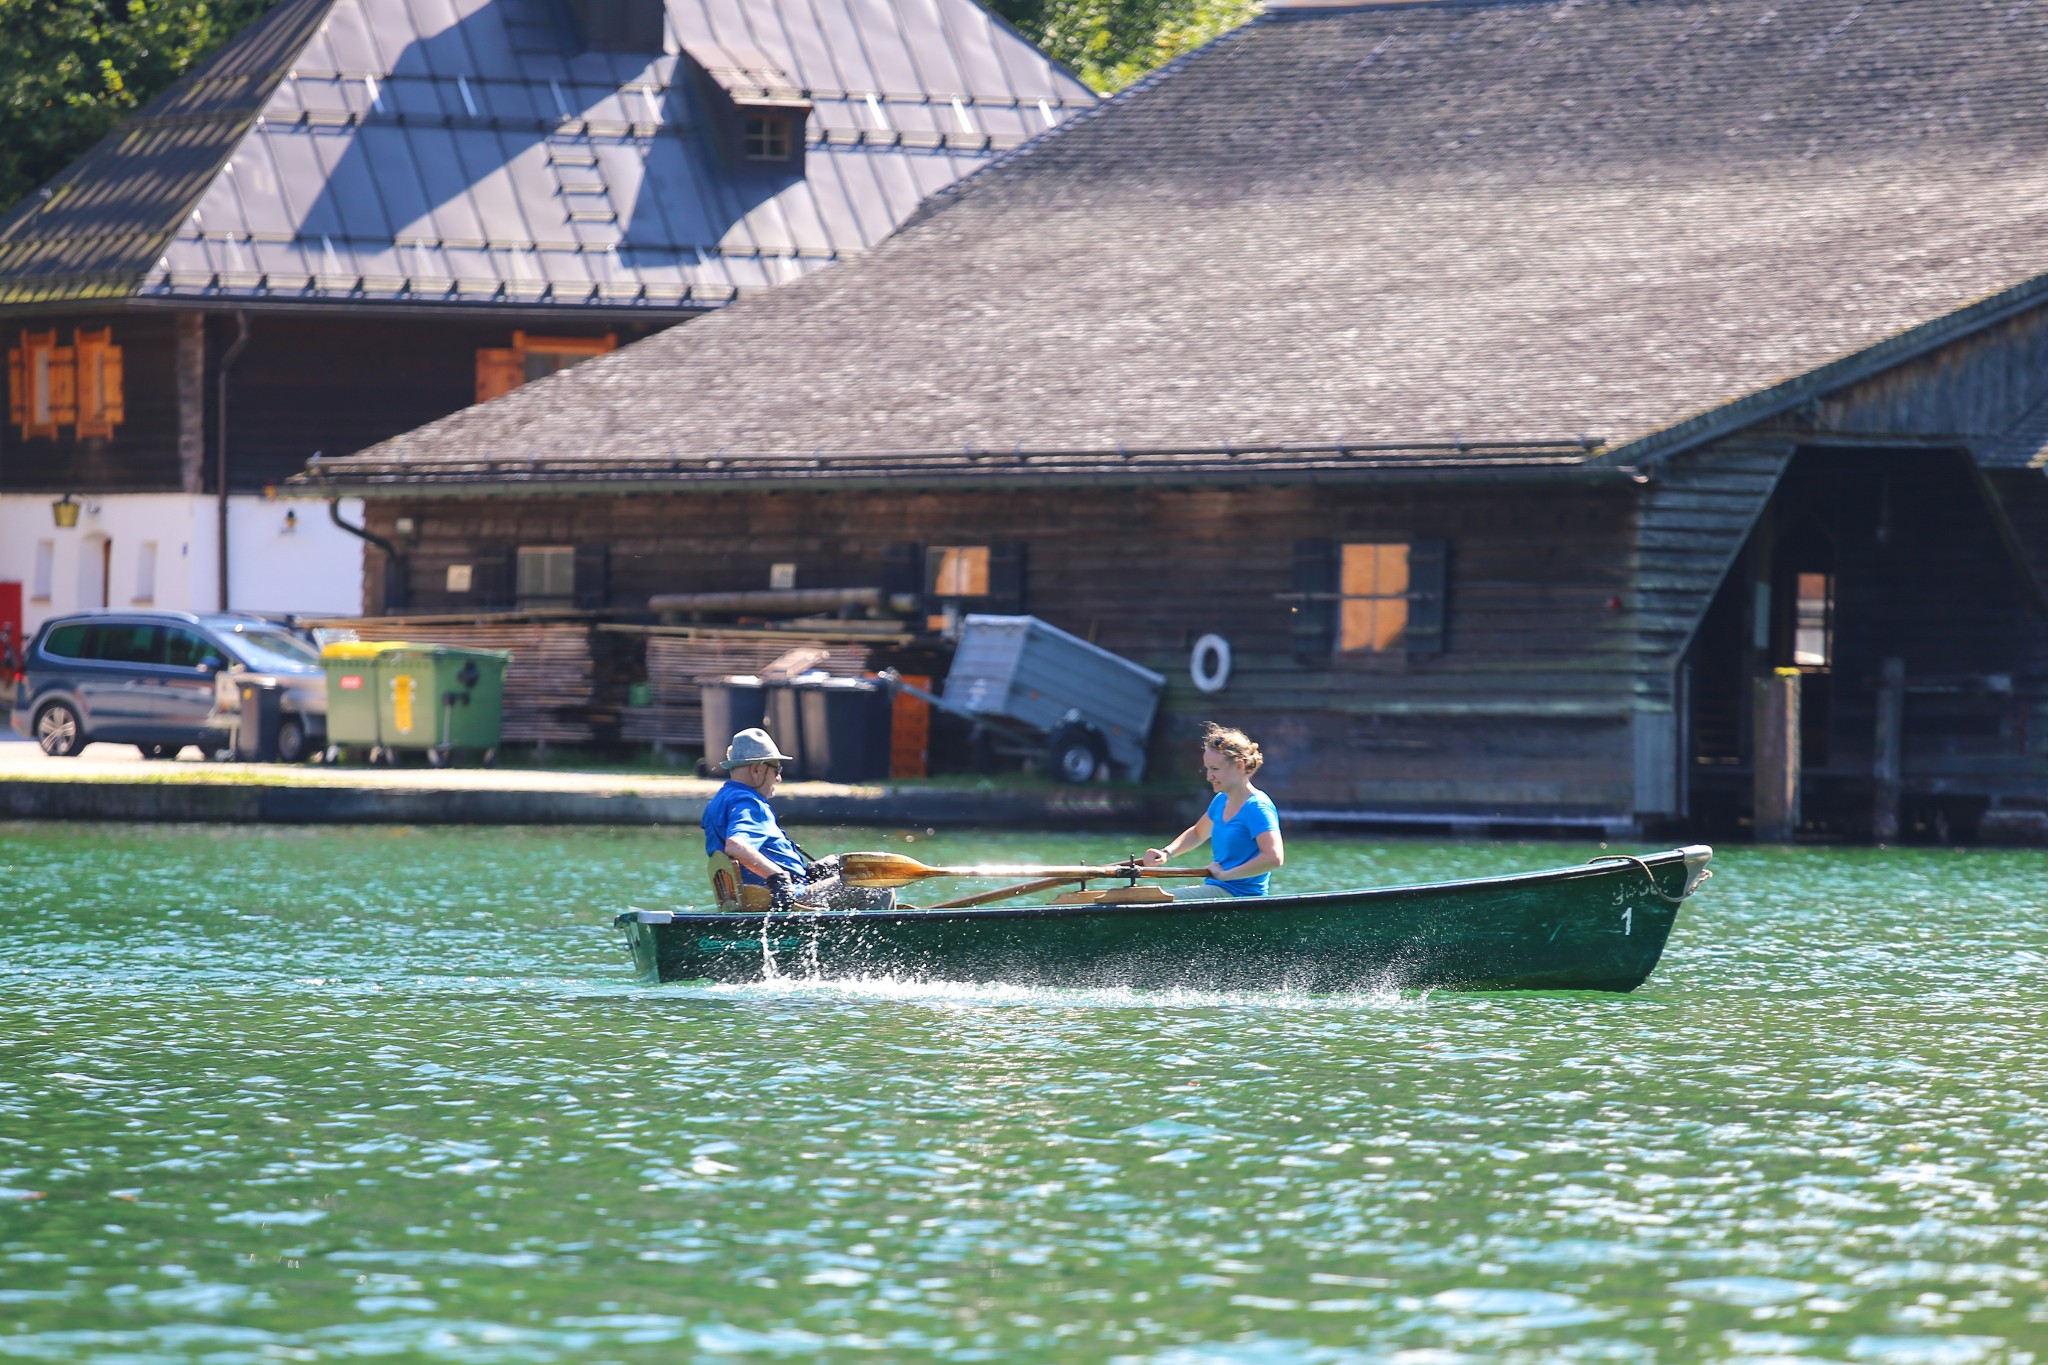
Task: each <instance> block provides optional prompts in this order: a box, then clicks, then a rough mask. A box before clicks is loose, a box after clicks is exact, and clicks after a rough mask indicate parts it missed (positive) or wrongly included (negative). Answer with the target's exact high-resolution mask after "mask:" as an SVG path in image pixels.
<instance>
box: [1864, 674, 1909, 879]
mask: <svg viewBox="0 0 2048 1365" xmlns="http://www.w3.org/2000/svg"><path fill="white" fill-rule="evenodd" d="M1905 733H1906V661H1905V660H1904V659H1886V660H1885V661H1884V662H1883V663H1882V664H1880V665H1878V670H1877V746H1876V749H1875V757H1874V759H1873V761H1872V764H1871V775H1872V776H1873V777H1874V778H1876V792H1875V796H1874V798H1873V801H1872V809H1871V821H1870V833H1871V838H1873V839H1875V840H1876V841H1877V842H1878V843H1880V844H1889V843H1895V842H1897V841H1898V837H1899V775H1900V771H1901V769H1902V767H1903V764H1902V761H1901V752H1900V751H1901V750H1902V749H1903V748H1904V747H1905Z"/></svg>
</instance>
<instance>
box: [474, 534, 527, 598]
mask: <svg viewBox="0 0 2048 1365" xmlns="http://www.w3.org/2000/svg"><path fill="white" fill-rule="evenodd" d="M470 566H471V567H470V576H469V590H470V593H471V595H472V596H474V597H475V599H476V605H477V606H478V607H481V608H485V609H489V608H493V607H509V606H511V605H513V600H514V598H515V597H516V596H517V590H516V589H517V584H518V582H519V551H518V550H517V549H515V548H514V547H512V546H510V545H479V546H477V547H476V549H475V551H474V552H473V558H472V559H471V560H470Z"/></svg>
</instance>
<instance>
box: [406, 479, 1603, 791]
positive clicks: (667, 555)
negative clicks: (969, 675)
mask: <svg viewBox="0 0 2048 1365" xmlns="http://www.w3.org/2000/svg"><path fill="white" fill-rule="evenodd" d="M401 516H403V517H408V518H411V519H412V520H413V522H414V526H415V531H414V533H413V534H412V535H411V536H409V537H405V536H397V534H396V520H397V518H399V517H401ZM1633 522H1634V494H1633V491H1632V490H1631V489H1630V488H1628V487H1627V486H1608V485H1589V484H1582V483H1571V484H1556V485H1541V486H1538V485H1533V484H1525V485H1500V484H1496V485H1449V484H1443V485H1419V484H1406V485H1394V484H1389V485H1386V486H1381V487H1369V488H1368V487H1353V488H1329V487H1325V488H1310V487H1246V488H1234V489H1216V490H1200V489H1182V490H1166V489H1158V490H1050V491H1045V492H1035V491H1034V492H1017V493H986V494H976V493H964V492H949V493H903V494H890V493H872V492H869V493H843V494H838V493H783V494H730V495H645V496H638V497H599V496H591V497H583V498H566V499H524V498H509V497H508V498H491V499H476V500H450V499H422V500H419V501H416V502H404V501H390V502H385V501H378V502H376V503H374V504H373V505H372V508H371V528H372V529H373V530H375V531H376V532H378V533H379V534H381V535H385V536H388V537H394V538H396V539H398V540H399V541H400V542H401V543H402V544H403V546H404V549H405V552H406V556H407V560H408V571H409V575H410V580H411V584H412V594H411V606H412V609H413V610H416V611H434V610H444V609H451V608H453V609H461V608H465V607H474V606H475V605H477V603H476V602H475V601H474V600H473V597H474V594H471V595H456V596H452V595H450V594H448V593H446V592H445V591H444V588H445V583H446V580H447V569H448V567H449V566H450V565H452V564H459V563H470V564H476V563H479V562H495V563H502V562H503V560H504V557H505V555H506V554H507V552H508V551H509V550H510V549H511V548H512V547H515V546H517V545H521V544H526V545H549V544H555V545H560V544H573V545H606V546H609V547H610V548H609V594H608V595H609V599H610V602H611V603H612V604H613V605H614V606H618V607H627V608H644V607H645V604H646V601H647V598H648V597H649V596H651V595H653V594H655V593H659V592H685V591H714V590H728V589H748V588H762V587H766V586H767V585H768V573H769V566H770V565H771V564H774V563H777V562H794V563H796V565H797V566H798V567H797V583H798V585H799V586H802V587H835V586H839V587H845V586H870V585H878V584H880V583H881V582H882V581H883V575H884V572H885V567H884V557H885V555H886V554H887V552H888V550H889V547H891V546H892V545H901V544H903V543H905V542H915V543H918V544H923V545H930V544H978V543H1012V542H1015V543H1022V544H1023V545H1024V546H1025V547H1026V569H1025V584H1026V587H1025V606H1026V609H1027V610H1029V611H1031V612H1032V613H1034V614H1036V615H1039V616H1042V617H1044V618H1045V619H1047V620H1049V621H1052V622H1053V623H1054V624H1056V625H1059V626H1062V627H1064V628H1066V629H1068V630H1071V631H1074V632H1075V633H1077V634H1079V635H1082V636H1084V637H1086V638H1090V639H1093V640H1095V641H1096V642H1097V643H1099V644H1101V645H1103V646H1105V647H1106V648H1109V649H1113V650H1115V651H1117V652H1118V653H1120V654H1123V655H1125V656H1126V657H1129V658H1132V659H1135V660H1137V661H1139V662H1141V663H1144V664H1146V665H1148V666H1150V667H1153V668H1156V669H1158V670H1159V671H1160V672H1162V673H1164V674H1166V675H1167V676H1168V678H1169V679H1171V684H1170V687H1169V691H1168V699H1167V704H1168V709H1169V712H1170V717H1169V720H1168V723H1167V724H1165V725H1162V727H1161V728H1160V731H1159V744H1158V746H1156V747H1159V748H1160V752H1159V758H1160V759H1161V760H1163V761H1164V763H1165V764H1166V765H1167V767H1168V769H1171V768H1172V767H1173V766H1174V765H1175V764H1181V765H1183V768H1184V770H1185V769H1186V768H1187V767H1190V766H1191V765H1188V764H1187V763H1186V760H1187V758H1188V751H1189V750H1190V747H1191V746H1190V745H1189V743H1188V742H1187V741H1188V738H1189V736H1190V735H1191V733H1192V726H1193V724H1194V722H1196V721H1199V720H1206V719H1210V718H1215V719H1219V720H1223V721H1225V722H1227V723H1232V724H1241V725H1243V726H1245V727H1246V728H1247V729H1248V730H1250V731H1251V732H1252V733H1253V734H1254V735H1255V736H1258V737H1260V738H1261V740H1262V742H1263V743H1266V744H1267V747H1268V750H1269V753H1270V754H1271V757H1272V763H1271V767H1270V769H1269V779H1270V781H1271V785H1272V787H1273V789H1274V790H1275V791H1276V792H1281V793H1284V794H1285V795H1286V796H1287V797H1288V798H1289V799H1290V800H1293V801H1295V802H1297V803H1303V802H1309V803H1313V802H1326V803H1329V804H1331V805H1333V806H1343V807H1347V808H1359V807H1365V808H1372V809H1386V810H1395V811H1398V810H1418V809H1426V810H1431V811H1446V810H1450V811H1464V812H1475V813H1491V812H1494V811H1502V812H1507V813H1511V814H1523V815H1529V816H1532V817H1542V816H1547V815H1557V814H1565V815H1571V816H1579V815H1621V816H1625V815H1626V813H1627V811H1628V809H1629V802H1630V792H1631V769H1630V759H1629V743H1630V741H1629V723H1630V713H1631V706H1632V679H1633V673H1632V665H1633V655H1632V648H1631V645H1632V630H1631V626H1630V616H1631V605H1630V602H1629V593H1630V588H1629V582H1628V572H1629V568H1628V565H1629V556H1630V553H1631V547H1632V541H1633ZM1318 537H1329V538H1333V539H1338V540H1375V539H1389V540H1398V539H1406V538H1411V537H1412V538H1440V539H1442V540H1444V541H1446V542H1448V544H1449V581H1448V593H1447V608H1446V612H1447V614H1446V636H1445V648H1444V650H1443V652H1442V653H1440V654H1435V655H1428V656H1419V657H1414V658H1408V657H1405V656H1395V657H1392V658H1387V659H1360V660H1347V661H1340V662H1337V663H1334V664H1331V665H1328V666H1323V667H1306V666H1304V665H1302V664H1300V663H1298V662H1296V661H1295V659H1294V657H1293V654H1292V639H1291V635H1290V629H1289V608H1288V604H1287V602H1285V601H1284V600H1282V598H1283V597H1284V595H1286V594H1288V593H1289V592H1290V591H1291V590H1292V584H1293V566H1294V553H1295V545H1296V542H1297V541H1299V540H1302V539H1308V538H1318ZM380 560H381V556H380V555H376V554H372V555H370V556H369V569H370V572H369V574H368V575H367V578H368V582H367V584H366V590H367V593H368V598H367V601H368V602H369V603H370V604H379V603H381V601H382V582H381V563H380V562H379V561H380ZM1211 631H1213V632H1216V633H1219V634H1221V635H1223V636H1224V637H1226V638H1227V639H1228V640H1229V641H1230V643H1231V646H1232V649H1233V652H1234V654H1235V658H1236V671H1235V673H1234V676H1233V678H1232V681H1231V683H1230V685H1229V687H1228V688H1227V689H1225V690H1224V691H1223V692H1221V693H1218V694H1215V695H1213V696H1212V695H1205V694H1202V693H1200V692H1198V691H1196V690H1195V688H1194V687H1193V685H1192V683H1191V682H1190V681H1189V677H1188V653H1189V650H1190V648H1191V646H1192V645H1193V643H1194V641H1195V639H1196V638H1197V637H1198V636H1200V635H1202V634H1204V633H1207V632H1211Z"/></svg>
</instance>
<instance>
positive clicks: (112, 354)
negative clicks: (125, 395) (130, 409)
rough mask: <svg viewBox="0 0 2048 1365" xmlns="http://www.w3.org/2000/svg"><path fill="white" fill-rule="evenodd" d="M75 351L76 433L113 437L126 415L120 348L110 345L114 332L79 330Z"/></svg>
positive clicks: (103, 329)
mask: <svg viewBox="0 0 2048 1365" xmlns="http://www.w3.org/2000/svg"><path fill="white" fill-rule="evenodd" d="M76 349H77V372H78V391H77V398H78V434H79V435H80V436H112V435H113V434H114V428H115V426H116V425H118V424H119V423H120V422H122V421H124V420H125V419H126V418H127V415H128V414H127V410H126V405H125V404H124V402H123V401H122V397H121V348H120V347H119V346H116V345H114V344H113V329H112V328H109V327H102V328H100V329H99V330H98V331H87V330H86V329H85V328H83V327H81V328H79V329H78V334H77V347H76Z"/></svg>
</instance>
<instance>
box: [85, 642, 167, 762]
mask: <svg viewBox="0 0 2048 1365" xmlns="http://www.w3.org/2000/svg"><path fill="white" fill-rule="evenodd" d="M156 648H157V628H156V627H155V626H153V625H149V624H147V623H136V622H129V621H105V622H102V623H100V624H99V625H96V626H93V627H91V628H89V629H88V630H87V631H86V633H85V648H84V650H83V657H82V658H81V659H80V660H79V663H78V675H77V676H78V685H77V687H78V700H79V701H80V702H82V703H83V704H84V706H85V711H86V715H85V723H86V728H87V729H88V730H90V731H91V732H92V736H93V738H94V739H115V740H120V741H123V742H126V743H131V744H132V743H134V742H135V741H136V740H137V739H138V738H139V737H142V736H146V735H147V734H148V733H149V730H150V727H151V726H152V725H153V724H154V722H155V719H156V711H157V704H158V703H157V689H156V686H155V683H156V678H155V676H154V675H155V673H156V668H155V664H154V659H153V656H154V654H155V653H156Z"/></svg>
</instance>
